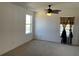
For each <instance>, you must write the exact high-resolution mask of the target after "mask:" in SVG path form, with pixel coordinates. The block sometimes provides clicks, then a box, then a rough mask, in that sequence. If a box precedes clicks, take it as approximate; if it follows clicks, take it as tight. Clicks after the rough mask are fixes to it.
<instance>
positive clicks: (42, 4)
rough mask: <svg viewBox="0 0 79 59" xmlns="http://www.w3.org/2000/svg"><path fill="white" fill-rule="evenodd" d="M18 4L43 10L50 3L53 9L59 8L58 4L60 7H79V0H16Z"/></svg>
mask: <svg viewBox="0 0 79 59" xmlns="http://www.w3.org/2000/svg"><path fill="white" fill-rule="evenodd" d="M15 4H17V5H21V6H24V7H28V8H29V9H31V10H33V11H42V10H44V9H47V8H48V5H49V4H51V5H52V8H53V9H58V7H56V6H60V8H59V9H61V8H63V5H64V7H66V8H79V2H15Z"/></svg>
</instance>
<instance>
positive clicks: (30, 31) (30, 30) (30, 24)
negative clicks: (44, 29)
mask: <svg viewBox="0 0 79 59" xmlns="http://www.w3.org/2000/svg"><path fill="white" fill-rule="evenodd" d="M27 15H29V16H30V23H29V24H27V23H26V21H27V18H25V34H31V33H32V23H33V20H32V19H33V18H32V15H30V14H26V16H25V17H27ZM27 25H29V26H30V27H29V32H27V27H26V26H27Z"/></svg>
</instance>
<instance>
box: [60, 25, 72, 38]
mask: <svg viewBox="0 0 79 59" xmlns="http://www.w3.org/2000/svg"><path fill="white" fill-rule="evenodd" d="M65 30H66V35H67V37H68V36H69V32H70V31H69V30H70V24H67V25H66V27H65ZM62 31H63V25H62V24H60V36H61V34H62ZM72 32H73V25H72Z"/></svg>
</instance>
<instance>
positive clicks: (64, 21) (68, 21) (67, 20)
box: [60, 17, 75, 25]
mask: <svg viewBox="0 0 79 59" xmlns="http://www.w3.org/2000/svg"><path fill="white" fill-rule="evenodd" d="M74 19H75V17H60V24H65V25H66V24H70V25H73V24H74Z"/></svg>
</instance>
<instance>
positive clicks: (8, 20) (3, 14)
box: [0, 3, 32, 55]
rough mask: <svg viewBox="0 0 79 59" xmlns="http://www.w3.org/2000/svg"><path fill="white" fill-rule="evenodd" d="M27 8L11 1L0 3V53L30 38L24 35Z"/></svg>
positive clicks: (30, 37)
mask: <svg viewBox="0 0 79 59" xmlns="http://www.w3.org/2000/svg"><path fill="white" fill-rule="evenodd" d="M26 12H27V10H25V9H24V8H22V7H20V6H17V5H13V4H11V3H0V55H2V54H3V53H5V52H8V51H9V50H12V49H14V48H16V47H18V46H20V45H21V44H24V43H25V42H28V41H30V40H31V39H32V35H30V34H29V35H25V15H26Z"/></svg>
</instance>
